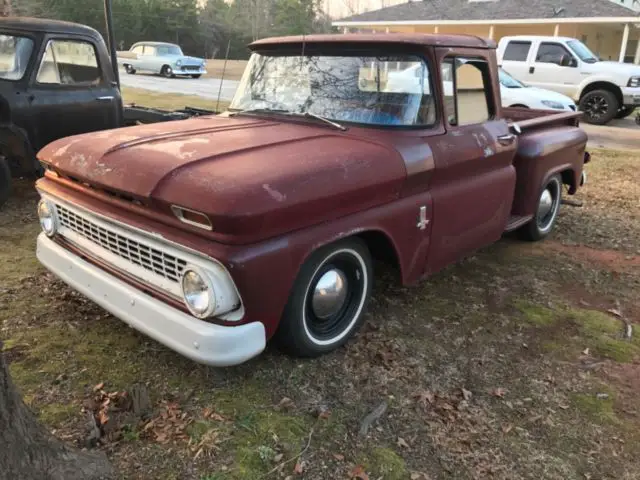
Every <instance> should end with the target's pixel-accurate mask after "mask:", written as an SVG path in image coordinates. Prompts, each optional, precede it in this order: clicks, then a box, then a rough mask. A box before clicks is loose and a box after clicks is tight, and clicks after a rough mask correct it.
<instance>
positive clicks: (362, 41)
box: [249, 33, 496, 50]
mask: <svg viewBox="0 0 640 480" xmlns="http://www.w3.org/2000/svg"><path fill="white" fill-rule="evenodd" d="M303 44H304V45H309V44H314V45H316V46H323V45H326V46H327V47H329V46H344V45H348V46H353V47H366V46H375V47H378V48H379V47H380V46H381V45H404V46H406V45H414V46H434V47H463V48H465V47H466V48H481V49H495V48H496V43H495V42H494V41H493V40H490V39H488V38H482V37H477V36H474V35H439V34H431V33H385V34H372V33H366V34H365V33H347V34H329V35H322V34H318V35H294V36H288V37H273V38H265V39H262V40H257V41H255V42H253V43H251V44H250V45H249V48H250V49H251V50H262V49H269V48H281V47H282V48H287V47H294V46H298V45H300V46H302V45H303Z"/></svg>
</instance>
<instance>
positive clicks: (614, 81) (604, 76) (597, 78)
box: [574, 73, 620, 101]
mask: <svg viewBox="0 0 640 480" xmlns="http://www.w3.org/2000/svg"><path fill="white" fill-rule="evenodd" d="M596 82H605V83H610V84H611V85H613V86H614V87H616V88H618V89H619V88H620V79H619V78H616V76H615V75H611V74H608V73H598V74H594V75H589V76H588V77H587V78H584V79H583V80H582V82H580V84H579V85H578V88H577V90H576V98H574V100H575V101H579V100H580V97H581V96H582V92H583V91H584V89H585V88H587V87H588V86H589V85H591V84H592V83H596Z"/></svg>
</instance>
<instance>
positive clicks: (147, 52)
mask: <svg viewBox="0 0 640 480" xmlns="http://www.w3.org/2000/svg"><path fill="white" fill-rule="evenodd" d="M144 54H145V55H148V56H153V55H155V54H156V47H152V46H150V45H145V46H144Z"/></svg>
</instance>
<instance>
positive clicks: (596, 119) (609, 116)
mask: <svg viewBox="0 0 640 480" xmlns="http://www.w3.org/2000/svg"><path fill="white" fill-rule="evenodd" d="M618 108H619V103H618V99H617V98H616V96H615V95H614V94H613V93H612V92H610V91H609V90H593V91H591V92H589V93H586V94H585V95H583V96H582V98H581V99H580V110H582V111H583V112H584V121H585V122H587V123H592V124H594V125H604V124H605V123H609V122H610V121H611V120H613V118H614V117H615V116H616V114H617V113H618Z"/></svg>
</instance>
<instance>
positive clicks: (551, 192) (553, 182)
mask: <svg viewBox="0 0 640 480" xmlns="http://www.w3.org/2000/svg"><path fill="white" fill-rule="evenodd" d="M561 201H562V178H561V177H560V175H554V176H553V177H551V178H550V179H549V180H547V183H546V184H545V186H544V187H543V188H542V190H541V192H540V196H539V197H538V205H537V207H536V213H535V215H534V217H533V218H532V219H531V221H530V222H529V223H527V224H526V225H524V226H523V227H522V228H521V229H520V230H519V233H520V236H521V237H522V238H524V239H525V240H529V241H532V242H535V241H538V240H542V239H543V238H545V237H546V236H547V235H549V234H550V233H551V230H553V227H554V225H555V224H556V219H557V218H558V211H559V210H560V203H561Z"/></svg>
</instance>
